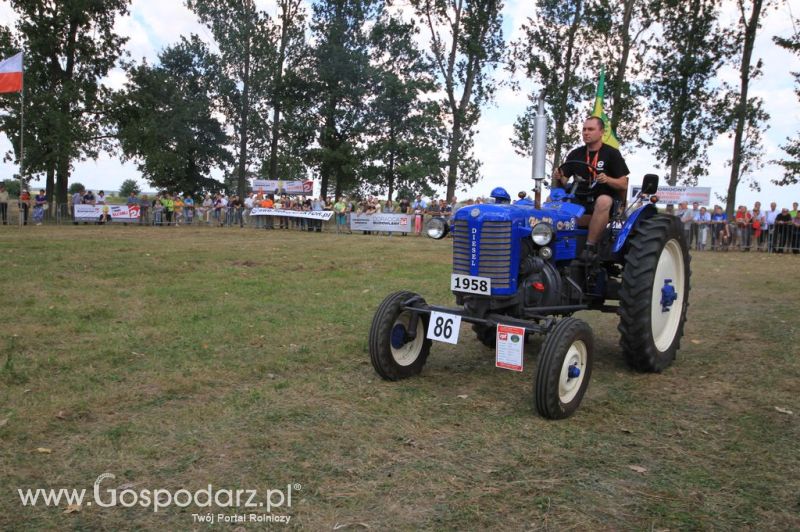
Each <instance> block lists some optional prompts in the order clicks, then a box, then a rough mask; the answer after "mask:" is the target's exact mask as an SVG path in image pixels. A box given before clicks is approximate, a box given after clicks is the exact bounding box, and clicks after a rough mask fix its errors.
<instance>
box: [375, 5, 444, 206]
mask: <svg viewBox="0 0 800 532" xmlns="http://www.w3.org/2000/svg"><path fill="white" fill-rule="evenodd" d="M418 31H419V30H418V29H417V27H416V26H415V25H414V24H413V23H410V24H408V23H404V22H402V21H401V20H400V19H397V18H394V17H390V16H385V17H382V18H381V19H380V20H379V21H378V23H377V24H375V26H374V27H373V30H372V34H371V41H372V63H373V66H374V76H375V91H374V92H375V98H374V99H373V100H372V102H371V103H370V105H369V111H368V117H367V139H368V147H367V150H366V154H365V155H366V159H367V161H368V167H367V179H368V181H369V182H371V183H372V184H373V185H374V187H375V188H376V191H380V192H381V193H383V192H386V193H387V196H388V198H389V199H392V196H393V194H394V192H395V190H397V189H398V188H399V189H401V190H402V191H403V192H404V193H405V194H406V195H411V194H417V193H423V194H426V195H430V194H432V192H433V189H432V188H431V185H433V184H439V185H441V184H443V182H444V180H443V179H442V175H441V174H442V172H441V167H442V165H441V164H440V157H439V153H440V151H441V148H442V145H441V144H442V143H441V139H442V137H443V131H442V127H441V122H440V119H439V106H438V104H437V103H436V102H432V101H423V100H422V98H421V96H422V95H423V94H426V93H430V92H433V91H434V90H436V83H435V80H434V77H433V74H432V72H431V70H432V65H431V64H430V62H429V61H428V60H426V58H425V55H424V54H422V53H421V52H420V50H419V49H418V48H417V46H416V44H415V42H414V39H415V37H416V35H417V33H418Z"/></svg>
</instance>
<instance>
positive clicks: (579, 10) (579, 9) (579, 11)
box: [553, 1, 583, 172]
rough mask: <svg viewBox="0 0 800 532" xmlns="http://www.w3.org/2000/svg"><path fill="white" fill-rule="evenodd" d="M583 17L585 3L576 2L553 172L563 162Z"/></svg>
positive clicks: (558, 114)
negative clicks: (576, 40) (576, 41)
mask: <svg viewBox="0 0 800 532" xmlns="http://www.w3.org/2000/svg"><path fill="white" fill-rule="evenodd" d="M582 18H583V3H582V2H581V1H578V2H575V15H574V17H573V19H572V24H570V27H569V34H568V35H569V37H568V39H567V52H566V54H565V57H564V80H563V84H562V87H563V90H562V91H561V94H560V101H559V103H558V106H557V108H556V109H557V111H556V113H555V116H554V117H553V129H554V130H555V144H554V146H553V172H555V170H556V168H558V166H559V165H560V164H561V148H562V147H563V145H564V137H565V135H564V124H565V123H566V121H567V99H568V98H569V87H570V86H571V84H572V74H573V64H572V56H573V53H574V51H575V39H576V37H577V34H578V29H579V28H580V25H581V20H582Z"/></svg>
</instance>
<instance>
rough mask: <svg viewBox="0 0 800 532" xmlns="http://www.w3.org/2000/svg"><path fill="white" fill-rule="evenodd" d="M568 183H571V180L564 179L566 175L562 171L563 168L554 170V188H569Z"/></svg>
mask: <svg viewBox="0 0 800 532" xmlns="http://www.w3.org/2000/svg"><path fill="white" fill-rule="evenodd" d="M567 181H569V178H568V177H564V173H563V172H562V171H561V168H556V169H555V170H553V182H552V186H553V187H565V186H567Z"/></svg>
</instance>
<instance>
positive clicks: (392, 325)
mask: <svg viewBox="0 0 800 532" xmlns="http://www.w3.org/2000/svg"><path fill="white" fill-rule="evenodd" d="M411 299H414V304H415V305H420V306H425V300H424V299H422V297H420V296H419V295H418V294H415V293H414V292H405V291H403V292H395V293H393V294H390V295H388V296H386V299H384V300H383V302H382V303H381V304H380V306H379V307H378V310H377V311H376V312H375V316H374V317H373V318H372V326H371V327H370V329H369V356H370V360H371V361H372V367H373V368H375V371H376V372H377V373H378V375H380V376H381V377H382V378H384V379H386V380H389V381H397V380H400V379H406V378H408V377H412V376H414V375H418V374H419V372H420V371H422V367H423V366H424V365H425V361H426V360H427V359H428V353H430V350H431V341H430V340H428V339H427V338H426V330H427V325H428V315H427V314H423V313H419V314H417V315H416V316H415V315H414V314H415V313H414V312H412V311H410V310H406V309H404V308H403V306H404V305H405V304H406V302H408V301H409V300H411ZM414 319H416V320H417V324H416V330H415V331H414V336H413V337H412V336H411V332H412V331H411V323H412V320H414Z"/></svg>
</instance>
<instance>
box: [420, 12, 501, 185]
mask: <svg viewBox="0 0 800 532" xmlns="http://www.w3.org/2000/svg"><path fill="white" fill-rule="evenodd" d="M411 5H412V6H413V7H414V9H415V11H416V13H417V16H418V17H420V18H421V19H422V20H425V21H427V25H428V32H429V34H430V51H431V54H432V56H433V60H434V63H435V65H436V71H437V75H438V76H439V81H440V82H441V83H442V84H443V85H444V89H445V96H444V98H443V99H442V101H441V102H440V108H441V109H442V111H443V112H444V113H445V116H446V119H445V122H446V123H448V124H449V131H448V135H447V138H446V143H447V149H446V152H447V192H446V197H447V199H448V200H450V199H451V198H452V197H453V196H454V194H455V189H456V186H457V185H470V184H472V183H475V182H476V181H477V180H478V177H479V174H478V170H479V168H480V163H479V162H478V161H477V160H475V159H474V157H473V155H472V150H473V146H474V140H473V139H474V135H475V127H476V126H477V123H478V119H479V118H480V112H481V106H482V105H484V104H486V103H487V102H489V101H491V100H492V97H493V95H494V92H495V90H496V88H497V84H496V82H495V80H494V79H493V78H492V75H491V73H492V70H493V69H494V68H496V67H497V65H498V64H499V62H500V60H501V54H502V49H503V32H502V28H501V25H502V20H503V17H502V10H503V3H502V1H501V0H471V1H468V2H464V1H463V0H412V1H411Z"/></svg>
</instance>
